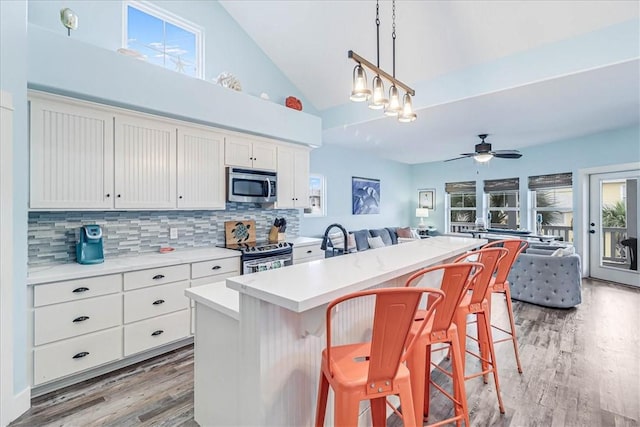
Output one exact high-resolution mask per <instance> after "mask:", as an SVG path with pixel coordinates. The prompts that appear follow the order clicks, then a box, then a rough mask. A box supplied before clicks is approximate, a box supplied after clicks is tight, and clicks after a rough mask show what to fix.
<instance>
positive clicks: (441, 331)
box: [406, 262, 484, 426]
mask: <svg viewBox="0 0 640 427" xmlns="http://www.w3.org/2000/svg"><path fill="white" fill-rule="evenodd" d="M483 268H484V267H483V266H482V264H480V263H477V262H469V263H456V264H442V265H437V266H434V267H429V268H425V269H423V270H420V271H418V272H416V273H414V274H412V275H411V276H410V277H409V278H408V279H407V282H406V286H407V287H420V286H421V282H422V281H423V280H425V279H427V280H426V281H429V282H430V280H429V279H428V278H429V277H431V278H432V277H434V276H435V277H437V275H441V279H440V289H441V290H442V291H443V292H444V295H445V297H444V300H443V301H442V303H441V304H440V305H439V306H437V307H436V308H435V313H434V314H433V319H432V320H431V321H429V322H428V323H427V324H426V326H422V323H421V322H422V321H423V317H424V316H422V315H421V314H422V311H418V316H417V317H416V320H415V325H414V326H413V327H412V328H411V332H410V335H411V336H412V338H413V337H418V339H417V342H416V343H415V345H414V348H413V350H412V352H411V354H410V355H409V357H408V358H407V366H408V367H409V371H410V372H411V388H412V395H413V400H414V409H415V412H416V413H415V418H416V420H417V421H418V422H420V421H422V420H425V421H428V418H429V399H430V395H431V386H432V385H433V387H434V388H436V389H437V390H438V391H439V392H440V393H442V394H444V395H445V396H446V397H447V398H449V399H450V400H451V401H452V402H453V407H454V416H453V417H451V418H448V419H446V420H441V421H438V422H436V423H434V424H430V425H442V424H447V423H451V422H454V421H455V422H456V424H458V425H460V424H461V422H462V421H464V422H465V425H466V426H469V425H470V423H469V408H468V406H467V396H466V391H465V387H464V366H463V365H462V356H461V351H462V350H461V348H460V339H459V335H458V334H460V333H462V334H464V331H458V329H457V327H456V325H455V323H453V319H454V316H455V312H456V310H457V308H458V306H459V305H460V302H461V300H462V298H463V297H464V295H465V293H466V292H467V289H468V287H469V284H470V283H471V282H472V281H473V280H474V278H475V276H476V275H478V274H479V273H480V272H481V271H482V269H483ZM427 307H428V308H431V304H430V302H427ZM435 344H444V346H441V347H439V348H433V347H432V346H434V345H435ZM446 349H450V350H451V354H452V356H453V358H452V359H453V360H452V363H451V365H452V370H451V372H449V371H447V370H446V369H444V368H442V367H440V366H439V365H438V364H436V363H432V361H431V353H432V352H435V351H441V350H446ZM432 367H433V369H437V370H438V371H440V372H442V373H444V374H445V375H447V376H449V377H450V378H451V379H452V381H453V386H452V392H451V393H450V392H448V391H447V390H445V389H444V388H443V387H442V386H441V385H439V384H437V383H436V382H435V381H433V379H432V376H431V368H432Z"/></svg>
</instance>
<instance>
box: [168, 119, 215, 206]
mask: <svg viewBox="0 0 640 427" xmlns="http://www.w3.org/2000/svg"><path fill="white" fill-rule="evenodd" d="M224 186H225V174H224V136H223V135H222V134H219V133H215V132H209V131H205V130H201V129H195V128H188V127H180V128H178V208H180V209H224V208H225V187H224Z"/></svg>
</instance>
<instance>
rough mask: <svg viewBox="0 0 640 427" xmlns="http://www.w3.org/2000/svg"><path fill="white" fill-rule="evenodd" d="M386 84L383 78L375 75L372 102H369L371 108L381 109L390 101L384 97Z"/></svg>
mask: <svg viewBox="0 0 640 427" xmlns="http://www.w3.org/2000/svg"><path fill="white" fill-rule="evenodd" d="M384 96H385V93H384V84H383V83H382V79H381V78H380V76H374V77H373V96H372V97H371V102H370V103H369V108H371V109H372V110H380V109H382V108H384V107H385V105H387V104H388V103H389V100H387V98H385V97H384Z"/></svg>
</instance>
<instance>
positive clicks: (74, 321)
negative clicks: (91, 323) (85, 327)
mask: <svg viewBox="0 0 640 427" xmlns="http://www.w3.org/2000/svg"><path fill="white" fill-rule="evenodd" d="M85 320H89V316H80V317H76V318H75V319H73V323H78V322H84V321H85Z"/></svg>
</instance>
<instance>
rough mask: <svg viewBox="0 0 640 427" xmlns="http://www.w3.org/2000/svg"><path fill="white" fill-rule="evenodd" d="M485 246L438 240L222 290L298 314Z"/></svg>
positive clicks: (235, 282)
mask: <svg viewBox="0 0 640 427" xmlns="http://www.w3.org/2000/svg"><path fill="white" fill-rule="evenodd" d="M485 243H486V240H484V239H474V238H464V237H453V236H438V237H432V238H429V239H422V240H415V241H413V242H407V243H403V244H401V245H392V246H386V247H384V248H379V249H370V250H367V251H364V252H357V253H353V254H349V255H343V256H337V257H333V258H327V259H322V260H317V261H312V262H308V263H303V264H296V265H292V266H290V267H287V268H281V269H275V270H268V271H262V272H259V273H254V274H248V275H245V276H238V277H232V278H229V279H227V287H229V288H231V289H234V290H237V291H239V292H240V293H245V294H247V295H251V296H253V297H255V298H258V299H261V300H264V301H267V302H269V303H271V304H275V305H278V306H281V307H284V308H286V309H288V310H291V311H293V312H296V313H301V312H304V311H307V310H310V309H313V308H315V307H319V306H322V305H324V304H327V303H329V302H330V301H332V300H333V299H335V298H337V297H339V296H342V295H345V294H348V293H350V292H355V291H358V290H362V289H365V288H368V287H371V286H374V285H376V284H378V283H382V282H385V281H388V280H391V279H393V278H396V277H398V276H402V275H404V274H408V273H411V272H413V271H416V270H418V269H420V268H422V267H427V266H430V265H433V264H436V263H439V262H441V261H444V260H446V259H448V258H450V257H452V256H454V255H457V254H460V253H461V252H464V251H466V250H470V249H474V248H477V247H479V246H482V245H483V244H485Z"/></svg>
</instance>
